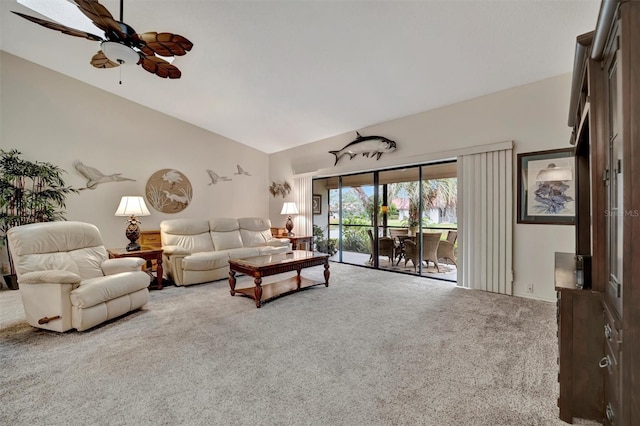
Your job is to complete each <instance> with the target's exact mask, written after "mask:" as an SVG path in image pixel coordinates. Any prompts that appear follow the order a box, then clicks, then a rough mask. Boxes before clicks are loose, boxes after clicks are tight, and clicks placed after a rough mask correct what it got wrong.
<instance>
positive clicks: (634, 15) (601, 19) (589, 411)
mask: <svg viewBox="0 0 640 426" xmlns="http://www.w3.org/2000/svg"><path fill="white" fill-rule="evenodd" d="M568 124H569V126H570V127H572V128H573V132H572V136H571V141H570V143H571V144H572V145H573V146H574V147H575V161H576V163H575V166H576V171H575V183H576V225H575V226H576V249H575V254H572V256H571V262H573V263H572V265H571V266H572V268H573V269H574V271H575V272H576V273H575V274H574V275H575V277H578V278H576V279H574V280H570V281H571V282H570V283H567V282H564V283H559V282H556V289H557V291H558V339H559V374H558V380H559V382H560V394H559V398H558V406H559V411H560V418H561V419H562V420H564V421H566V422H569V423H572V422H573V419H574V418H588V419H594V420H598V421H600V422H602V423H603V424H607V425H625V426H632V425H639V424H640V1H624V0H613V1H603V2H602V4H601V7H600V13H599V16H598V20H597V22H596V26H595V30H594V31H593V32H590V33H587V34H582V35H580V36H578V37H577V43H576V51H575V59H574V72H573V79H572V89H571V102H570V106H569V123H568ZM556 258H557V259H558V256H556ZM565 260H566V259H565ZM559 263H561V261H560V262H559V261H558V260H557V261H556V268H560V267H561V265H559Z"/></svg>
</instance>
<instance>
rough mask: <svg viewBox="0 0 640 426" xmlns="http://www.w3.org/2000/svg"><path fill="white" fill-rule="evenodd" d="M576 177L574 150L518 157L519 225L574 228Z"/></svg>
mask: <svg viewBox="0 0 640 426" xmlns="http://www.w3.org/2000/svg"><path fill="white" fill-rule="evenodd" d="M575 176H576V173H575V158H574V150H573V148H561V149H553V150H548V151H536V152H526V153H522V154H518V218H517V220H518V223H526V224H541V225H574V224H575V212H576V195H575V194H576V181H575ZM545 177H546V178H545Z"/></svg>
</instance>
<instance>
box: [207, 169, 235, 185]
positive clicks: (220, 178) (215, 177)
mask: <svg viewBox="0 0 640 426" xmlns="http://www.w3.org/2000/svg"><path fill="white" fill-rule="evenodd" d="M207 174H208V175H209V178H210V179H211V182H209V185H215V184H217V183H218V182H219V181H222V182H224V181H230V180H232V179H231V178H228V177H226V176H220V175H218V174H217V173H216V172H214V171H213V170H210V169H207Z"/></svg>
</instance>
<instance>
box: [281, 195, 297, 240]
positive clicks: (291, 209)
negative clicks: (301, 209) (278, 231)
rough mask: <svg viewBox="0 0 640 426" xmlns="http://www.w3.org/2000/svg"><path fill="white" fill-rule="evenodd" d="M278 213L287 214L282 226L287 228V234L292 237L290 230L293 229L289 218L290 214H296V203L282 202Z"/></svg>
mask: <svg viewBox="0 0 640 426" xmlns="http://www.w3.org/2000/svg"><path fill="white" fill-rule="evenodd" d="M280 214H286V215H288V216H289V217H287V222H286V223H285V224H284V227H285V228H287V231H288V235H289V236H290V237H293V235H294V234H293V232H291V230H292V229H293V220H291V215H292V214H298V208H297V207H296V203H284V204H283V205H282V211H281V212H280Z"/></svg>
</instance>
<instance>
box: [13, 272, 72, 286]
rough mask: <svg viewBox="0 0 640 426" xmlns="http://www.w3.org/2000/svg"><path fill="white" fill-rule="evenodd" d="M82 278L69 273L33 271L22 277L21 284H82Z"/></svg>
mask: <svg viewBox="0 0 640 426" xmlns="http://www.w3.org/2000/svg"><path fill="white" fill-rule="evenodd" d="M80 281H82V280H81V279H80V276H79V275H78V274H74V273H73V272H69V271H61V270H58V269H52V270H49V271H33V272H27V273H26V274H22V275H20V279H19V280H18V282H19V283H20V284H76V285H77V284H80Z"/></svg>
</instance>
